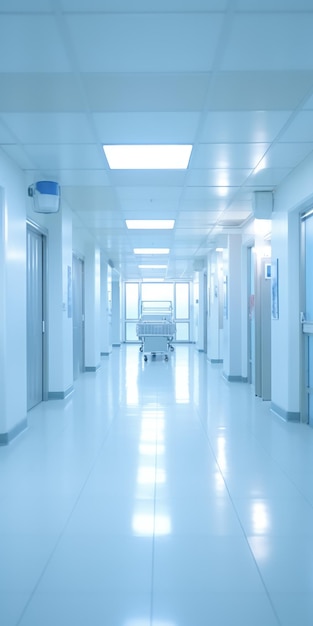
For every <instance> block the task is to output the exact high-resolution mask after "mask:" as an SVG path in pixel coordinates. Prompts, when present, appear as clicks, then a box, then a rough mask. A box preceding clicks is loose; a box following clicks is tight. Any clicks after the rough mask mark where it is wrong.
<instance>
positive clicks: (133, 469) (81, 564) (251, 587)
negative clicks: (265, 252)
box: [0, 343, 313, 626]
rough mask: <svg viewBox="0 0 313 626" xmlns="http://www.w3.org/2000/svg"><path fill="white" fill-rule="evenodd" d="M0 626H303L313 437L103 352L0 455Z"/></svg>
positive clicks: (185, 354) (196, 375)
mask: <svg viewBox="0 0 313 626" xmlns="http://www.w3.org/2000/svg"><path fill="white" fill-rule="evenodd" d="M0 452H1V454H0V509H1V516H0V533H1V537H2V542H1V559H0V589H1V593H0V607H1V608H0V615H1V625H2V626H87V625H88V626H252V625H253V626H311V624H312V620H313V593H312V592H313V569H312V563H313V537H312V527H313V484H312V480H311V476H312V470H313V430H312V429H311V428H309V427H308V426H307V425H304V424H301V423H293V422H288V421H284V420H282V419H281V418H280V417H279V416H278V415H276V414H275V413H274V412H273V411H272V410H271V407H270V403H269V402H266V401H263V400H262V399H261V398H258V397H256V396H255V395H254V391H253V388H252V386H251V385H249V384H246V383H242V382H229V381H227V379H225V377H224V376H223V371H222V366H221V364H212V363H209V361H208V360H207V358H206V355H205V354H204V353H201V352H199V351H197V350H196V349H195V347H194V345H193V344H180V345H176V346H175V350H174V351H173V352H172V353H171V355H170V358H169V359H168V361H165V360H164V359H163V358H161V357H160V356H158V355H156V356H153V355H151V356H149V358H148V359H147V361H144V359H143V355H142V354H141V352H140V350H139V346H138V345H137V344H131V343H130V344H123V345H122V346H121V347H119V348H113V351H112V353H111V355H110V356H109V357H107V356H106V357H102V359H101V367H100V369H98V370H97V371H96V372H86V373H85V374H84V375H83V376H80V377H79V378H78V379H77V380H76V381H75V383H74V392H73V393H72V394H70V395H69V396H68V397H67V398H65V399H64V400H55V401H53V400H51V401H49V402H41V403H40V404H38V405H37V406H36V407H35V408H33V409H32V410H31V411H30V412H29V415H28V428H27V429H26V430H24V431H23V432H22V433H21V434H20V435H19V436H18V437H16V438H15V440H14V441H13V442H12V443H11V445H10V446H6V447H3V448H2V449H1V450H0Z"/></svg>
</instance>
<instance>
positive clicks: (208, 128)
mask: <svg viewBox="0 0 313 626" xmlns="http://www.w3.org/2000/svg"><path fill="white" fill-rule="evenodd" d="M289 116H290V112H289V111H229V112H224V111H222V112H221V111H217V112H209V113H208V114H207V117H206V120H205V124H204V129H203V132H202V136H201V143H231V142H238V143H241V144H242V143H268V142H270V141H273V140H274V139H275V137H276V136H277V135H278V133H279V132H280V130H281V129H282V128H283V126H284V124H285V123H286V122H287V120H288V118H289Z"/></svg>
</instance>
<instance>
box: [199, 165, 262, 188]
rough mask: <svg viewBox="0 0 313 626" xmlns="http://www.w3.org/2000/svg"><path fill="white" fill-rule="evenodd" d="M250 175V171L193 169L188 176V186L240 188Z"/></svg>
mask: <svg viewBox="0 0 313 626" xmlns="http://www.w3.org/2000/svg"><path fill="white" fill-rule="evenodd" d="M249 174H250V170H237V169H233V170H230V169H229V170H226V169H217V170H213V169H201V170H199V169H193V170H191V171H190V172H189V175H188V186H189V187H192V186H199V187H204V186H206V185H207V186H210V187H228V186H229V185H230V186H232V187H240V186H241V185H242V184H243V183H244V181H245V179H246V178H247V176H249Z"/></svg>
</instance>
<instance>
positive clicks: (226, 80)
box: [207, 69, 313, 111]
mask: <svg viewBox="0 0 313 626" xmlns="http://www.w3.org/2000/svg"><path fill="white" fill-rule="evenodd" d="M312 89H313V71H312V70H306V71H304V70H303V71H287V70H284V71H273V70H272V69H271V70H269V71H261V70H259V71H256V70H253V71H240V70H239V69H238V70H237V71H232V72H225V71H224V72H218V73H217V74H216V75H215V76H214V80H213V81H212V85H211V89H210V91H209V96H208V99H207V108H208V109H209V110H212V111H214V110H215V111H217V110H220V111H250V110H256V111H267V110H274V111H275V110H278V111H280V110H285V111H286V110H287V111H288V110H291V109H294V108H295V107H297V106H299V105H300V104H301V102H302V100H303V98H305V97H306V96H307V94H308V92H309V91H310V90H312Z"/></svg>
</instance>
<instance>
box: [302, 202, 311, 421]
mask: <svg viewBox="0 0 313 626" xmlns="http://www.w3.org/2000/svg"><path fill="white" fill-rule="evenodd" d="M301 248H302V249H301V257H302V272H301V276H302V285H301V287H302V289H301V291H302V311H303V313H302V331H303V342H302V344H303V350H302V371H303V376H302V380H303V393H302V411H301V412H302V416H301V417H302V420H303V421H305V422H307V423H309V424H310V426H313V286H312V275H313V214H312V211H309V212H308V213H307V214H306V215H303V216H302V228H301Z"/></svg>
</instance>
